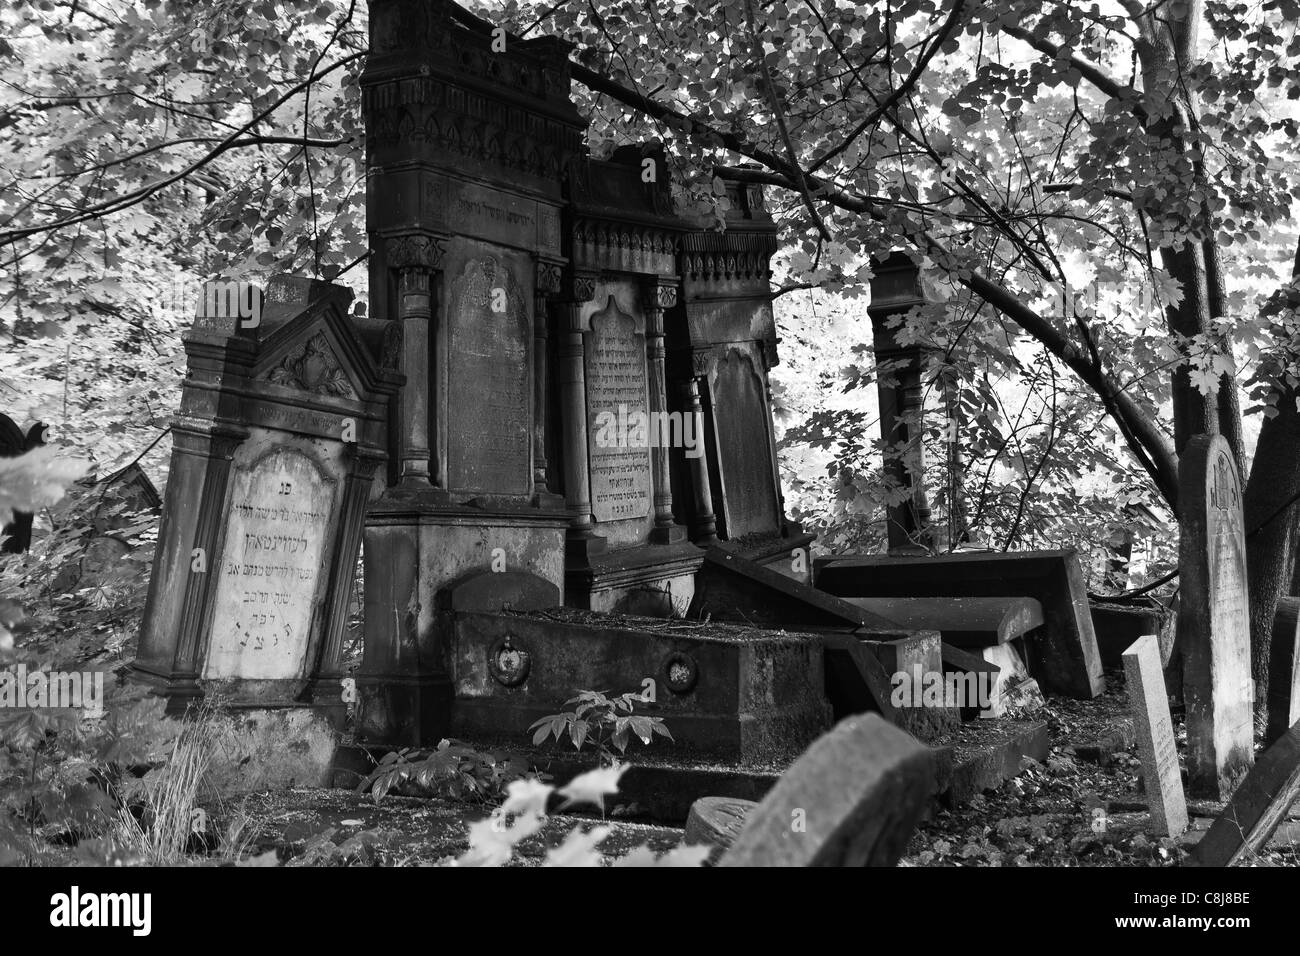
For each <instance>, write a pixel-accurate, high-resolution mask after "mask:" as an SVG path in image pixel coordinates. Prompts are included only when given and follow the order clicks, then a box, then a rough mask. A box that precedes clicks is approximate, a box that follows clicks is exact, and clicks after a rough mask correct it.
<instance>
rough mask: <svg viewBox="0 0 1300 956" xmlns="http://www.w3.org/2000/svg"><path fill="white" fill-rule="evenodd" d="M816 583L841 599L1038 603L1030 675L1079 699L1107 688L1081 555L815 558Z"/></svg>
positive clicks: (1029, 651) (1050, 690) (1030, 644)
mask: <svg viewBox="0 0 1300 956" xmlns="http://www.w3.org/2000/svg"><path fill="white" fill-rule="evenodd" d="M813 568H814V583H815V584H816V586H817V587H818V588H821V589H822V590H824V591H827V592H829V593H831V594H834V595H838V596H839V597H843V598H849V597H865V598H883V597H999V596H1002V595H1015V596H1023V597H1030V598H1034V599H1035V600H1037V601H1038V602H1039V603H1040V604H1041V605H1042V608H1043V619H1044V626H1043V630H1042V632H1041V636H1039V637H1036V638H1034V639H1033V640H1030V641H1028V642H1027V647H1026V651H1027V654H1028V665H1029V673H1030V674H1031V675H1033V676H1034V677H1035V678H1037V680H1038V682H1039V684H1041V685H1042V687H1043V690H1044V691H1046V692H1048V693H1054V694H1062V695H1065V696H1069V697H1077V698H1080V699H1085V700H1086V699H1091V698H1093V697H1096V696H1097V695H1098V694H1100V693H1101V692H1102V690H1103V689H1104V683H1103V680H1102V670H1101V657H1100V655H1099V653H1098V651H1097V639H1096V636H1095V635H1094V633H1093V630H1092V618H1091V616H1090V615H1089V613H1088V595H1087V589H1086V588H1085V586H1084V581H1083V573H1082V571H1081V570H1080V568H1079V560H1078V556H1077V555H1076V554H1075V552H1074V551H1073V550H1068V551H1025V552H1018V553H1015V552H1013V553H1007V554H986V553H960V554H943V555H935V556H917V557H911V556H893V555H880V554H874V555H857V556H853V557H838V558H818V559H816V560H814V562H813Z"/></svg>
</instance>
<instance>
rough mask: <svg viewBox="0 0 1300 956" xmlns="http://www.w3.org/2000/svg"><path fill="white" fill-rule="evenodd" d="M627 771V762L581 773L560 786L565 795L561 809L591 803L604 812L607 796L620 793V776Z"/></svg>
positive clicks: (561, 793)
mask: <svg viewBox="0 0 1300 956" xmlns="http://www.w3.org/2000/svg"><path fill="white" fill-rule="evenodd" d="M626 772H627V764H618V763H615V764H611V765H610V766H608V767H600V768H598V769H596V770H588V771H587V772H586V773H583V774H579V775H578V776H576V777H574V778H573V779H572V780H570V781H569V782H568V783H567V784H565V785H564V786H563V787H561V788H560V790H559V794H560V796H562V797H564V803H563V804H561V806H560V809H562V810H564V809H568V808H569V807H573V806H577V805H579V804H583V803H590V804H592V805H594V806H597V807H599V808H600V810H601V812H602V813H603V812H604V810H605V798H606V797H607V796H610V795H611V794H615V793H618V781H619V778H621V777H622V776H623V774H624V773H626Z"/></svg>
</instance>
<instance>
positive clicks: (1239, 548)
mask: <svg viewBox="0 0 1300 956" xmlns="http://www.w3.org/2000/svg"><path fill="white" fill-rule="evenodd" d="M1178 486H1179V493H1178V510H1179V527H1180V529H1181V538H1180V541H1179V556H1178V568H1179V582H1180V586H1179V605H1178V642H1179V646H1180V648H1181V651H1182V654H1183V698H1184V700H1185V702H1186V705H1187V764H1188V766H1187V770H1188V787H1189V789H1190V790H1191V792H1192V793H1193V794H1195V795H1197V796H1203V797H1211V798H1213V799H1216V800H1226V799H1227V798H1228V797H1229V796H1230V795H1231V793H1232V791H1233V789H1234V788H1235V787H1236V785H1237V783H1238V781H1240V780H1241V778H1242V777H1243V776H1245V774H1246V772H1247V771H1248V770H1249V769H1250V765H1251V763H1252V762H1253V760H1254V716H1253V704H1252V700H1253V696H1254V693H1253V688H1254V685H1253V683H1252V681H1251V676H1250V617H1249V614H1248V610H1247V590H1246V536H1245V530H1244V527H1243V522H1242V515H1241V485H1240V481H1239V480H1238V477H1237V466H1236V464H1235V463H1234V462H1233V457H1232V449H1231V446H1229V445H1228V442H1227V440H1226V439H1225V438H1223V437H1222V436H1221V435H1198V436H1196V437H1195V438H1193V439H1191V441H1189V442H1188V443H1187V447H1186V449H1184V451H1183V454H1182V455H1181V456H1180V458H1179V464H1178Z"/></svg>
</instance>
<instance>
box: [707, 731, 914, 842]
mask: <svg viewBox="0 0 1300 956" xmlns="http://www.w3.org/2000/svg"><path fill="white" fill-rule="evenodd" d="M935 784H936V780H935V765H934V758H933V757H932V755H931V753H930V750H929V748H927V747H925V746H923V745H922V744H919V743H917V742H916V741H915V740H913V739H912V738H911V737H909V736H908V735H907V734H905V733H904V732H903V731H901V730H899V729H898V728H897V727H892V726H890V725H889V724H888V723H887V722H886V721H884V720H883V719H882V718H881V717H879V716H878V715H876V714H860V715H858V716H855V717H850V718H848V719H847V720H844V721H841V722H840V723H839V724H837V725H836V726H835V728H834V729H833V730H831V731H830V733H827V734H824V735H823V736H822V737H820V738H818V739H817V740H816V741H815V742H814V743H813V744H812V746H811V747H809V748H808V749H807V750H806V751H805V752H804V753H803V755H802V756H800V757H799V759H798V760H796V761H795V762H794V764H792V765H791V767H790V769H789V770H787V771H786V772H785V774H784V775H783V776H782V777H781V779H780V781H778V783H777V785H776V786H775V787H773V788H772V790H771V792H769V793H768V794H767V796H766V797H764V798H763V800H762V802H761V803H759V805H758V806H756V807H755V808H754V809H753V810H751V811H750V812H749V814H748V815H747V817H746V820H745V826H744V828H743V829H742V830H741V832H740V835H739V836H738V837H737V838H736V841H735V843H733V844H732V846H731V849H730V850H728V851H727V852H726V853H725V854H724V855H723V857H722V860H721V861H720V862H719V865H720V866H893V865H894V864H896V863H897V862H898V858H899V857H900V856H901V855H902V853H903V848H904V847H905V846H906V845H907V841H908V839H909V838H910V837H911V835H912V831H913V830H914V829H915V828H916V824H917V823H918V822H919V821H920V819H921V817H922V816H923V815H924V814H925V812H926V809H927V807H928V805H929V799H930V796H931V795H932V794H933V793H934V791H935Z"/></svg>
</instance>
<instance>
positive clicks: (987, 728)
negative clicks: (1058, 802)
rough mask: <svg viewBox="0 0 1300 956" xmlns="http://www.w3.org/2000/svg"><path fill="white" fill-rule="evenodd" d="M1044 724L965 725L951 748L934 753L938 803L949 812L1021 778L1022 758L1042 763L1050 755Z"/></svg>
mask: <svg viewBox="0 0 1300 956" xmlns="http://www.w3.org/2000/svg"><path fill="white" fill-rule="evenodd" d="M1051 747H1052V743H1051V737H1050V735H1049V734H1048V731H1047V722H1046V721H1042V720H1010V719H1005V718H999V719H995V720H980V721H976V722H974V723H972V724H966V725H965V726H964V727H963V728H962V731H961V734H960V736H959V737H958V738H957V739H956V740H954V741H953V742H952V743H951V744H948V745H946V746H943V747H937V748H935V749H936V755H935V758H936V763H935V768H936V774H937V777H938V785H937V787H936V790H937V792H938V796H939V801H940V803H942V804H943V805H944V806H945V807H948V808H949V809H951V808H953V807H958V806H961V805H962V804H964V803H967V802H969V801H970V799H971V798H972V797H974V796H976V795H977V794H980V793H983V792H984V791H985V790H996V789H997V788H998V787H1000V786H1002V784H1003V783H1005V782H1006V781H1008V780H1011V779H1013V778H1015V777H1016V776H1018V775H1019V774H1020V769H1021V762H1022V760H1023V759H1024V758H1025V757H1029V758H1030V759H1032V760H1036V761H1038V762H1039V763H1044V762H1046V760H1047V756H1048V753H1049V752H1050V751H1051Z"/></svg>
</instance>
